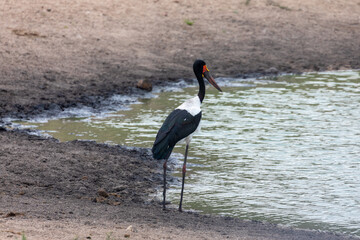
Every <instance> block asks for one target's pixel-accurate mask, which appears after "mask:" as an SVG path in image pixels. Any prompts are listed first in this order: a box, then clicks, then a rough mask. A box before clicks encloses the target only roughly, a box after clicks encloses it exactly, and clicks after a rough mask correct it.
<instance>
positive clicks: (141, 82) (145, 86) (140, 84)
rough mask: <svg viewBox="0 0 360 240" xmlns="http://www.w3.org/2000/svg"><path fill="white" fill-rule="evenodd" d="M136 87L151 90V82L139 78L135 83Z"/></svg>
mask: <svg viewBox="0 0 360 240" xmlns="http://www.w3.org/2000/svg"><path fill="white" fill-rule="evenodd" d="M136 87H137V88H140V89H143V90H146V91H149V92H151V90H152V84H151V82H150V81H149V80H139V81H138V82H137V84H136Z"/></svg>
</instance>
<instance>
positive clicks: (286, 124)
mask: <svg viewBox="0 0 360 240" xmlns="http://www.w3.org/2000/svg"><path fill="white" fill-rule="evenodd" d="M217 82H219V85H220V86H221V88H223V91H224V92H223V93H218V92H217V91H216V90H215V89H213V88H208V92H207V96H206V99H205V101H204V104H203V120H202V123H201V124H202V130H201V132H200V133H199V134H198V135H197V136H195V137H194V138H193V141H192V144H191V146H190V147H191V151H190V153H189V154H190V156H189V162H190V163H189V165H188V168H189V169H188V178H187V179H186V185H185V188H186V191H185V196H184V197H185V203H184V204H185V206H184V207H185V208H191V209H196V210H200V211H203V212H206V213H209V212H212V213H219V214H224V215H230V216H236V217H239V218H244V219H255V220H267V221H269V222H273V223H281V224H284V225H290V226H295V227H303V228H311V229H322V230H331V231H339V232H344V233H352V234H357V235H360V230H359V229H360V217H359V216H360V200H359V199H360V174H359V172H360V171H359V170H360V143H359V139H360V124H359V116H360V108H359V106H360V76H359V73H358V72H354V71H348V72H335V73H334V72H332V73H330V72H329V73H320V74H307V75H301V76H284V77H280V78H279V79H277V80H275V81H258V80H255V79H250V80H243V79H217ZM179 91H181V92H164V93H161V94H159V96H158V97H157V98H152V99H142V100H140V103H141V104H134V105H132V106H131V108H132V110H131V111H121V112H117V113H113V114H111V115H108V116H107V117H103V118H97V117H89V118H72V119H60V120H54V121H49V122H46V123H33V122H32V123H25V124H29V125H30V124H31V125H36V126H37V128H38V129H40V130H42V131H45V132H48V133H49V134H51V135H53V136H54V137H55V138H58V139H60V140H62V141H68V140H73V139H93V140H96V141H100V142H107V143H116V144H125V145H129V146H139V147H148V148H150V147H151V146H152V143H153V141H154V138H155V135H156V132H157V130H158V128H159V127H160V125H161V123H162V122H163V120H164V119H165V117H166V116H167V115H168V114H169V112H171V111H172V109H174V108H175V107H176V106H178V105H179V104H180V103H181V102H182V101H183V100H184V99H186V98H190V97H192V96H193V95H195V94H196V92H197V89H196V88H194V87H193V88H186V89H183V90H179ZM175 152H177V153H183V152H184V146H178V147H176V148H175ZM176 156H179V155H176ZM177 158H178V160H177V161H179V162H178V163H179V169H177V170H176V172H175V175H177V176H180V175H181V171H180V164H181V162H180V161H182V156H181V155H180V156H179V157H177ZM179 189H180V185H178V186H172V187H171V188H170V196H169V197H170V199H172V200H173V202H174V203H176V202H177V201H178V197H179Z"/></svg>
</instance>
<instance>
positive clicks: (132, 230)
mask: <svg viewBox="0 0 360 240" xmlns="http://www.w3.org/2000/svg"><path fill="white" fill-rule="evenodd" d="M126 231H130V232H137V230H136V228H135V227H133V225H130V226H128V227H127V228H126Z"/></svg>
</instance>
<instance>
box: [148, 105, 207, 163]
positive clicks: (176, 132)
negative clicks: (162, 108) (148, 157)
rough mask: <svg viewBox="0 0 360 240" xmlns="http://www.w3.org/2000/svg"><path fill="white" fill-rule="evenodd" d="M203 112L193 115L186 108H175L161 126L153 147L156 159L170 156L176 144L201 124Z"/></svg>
mask: <svg viewBox="0 0 360 240" xmlns="http://www.w3.org/2000/svg"><path fill="white" fill-rule="evenodd" d="M200 120H201V112H199V113H198V114H197V115H195V116H193V115H191V114H190V113H189V112H188V111H186V110H181V109H175V110H174V111H173V112H172V113H170V115H169V116H168V117H167V118H166V120H165V122H164V123H163V125H162V126H161V128H160V130H159V132H158V134H157V135H156V139H155V142H154V146H153V148H152V152H153V156H154V158H155V159H167V158H169V156H170V154H171V152H172V150H173V148H174V146H175V144H176V143H177V142H179V141H180V140H182V139H184V138H186V137H187V136H189V135H190V134H191V133H193V132H194V131H195V130H196V129H197V127H198V126H199V123H200Z"/></svg>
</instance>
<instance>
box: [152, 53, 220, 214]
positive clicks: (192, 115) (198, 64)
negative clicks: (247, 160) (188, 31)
mask: <svg viewBox="0 0 360 240" xmlns="http://www.w3.org/2000/svg"><path fill="white" fill-rule="evenodd" d="M193 69H194V73H195V76H196V78H197V80H198V82H199V92H198V95H197V96H196V97H194V98H191V99H188V100H187V101H185V102H184V103H183V104H181V105H180V106H178V107H177V108H176V109H175V110H174V111H173V112H172V113H170V115H169V116H168V117H167V118H166V120H165V122H164V123H163V125H162V126H161V128H160V130H159V132H158V133H157V135H156V139H155V142H154V146H153V148H152V153H153V157H154V158H155V159H164V160H165V162H164V165H163V167H164V191H163V198H164V199H163V209H165V198H166V168H167V161H168V158H169V156H170V154H171V152H172V150H173V149H174V147H175V145H176V143H178V142H179V141H181V140H185V143H186V149H185V159H184V165H183V169H182V187H181V197H180V204H179V211H180V212H181V211H182V199H183V192H184V182H185V173H186V159H187V154H188V150H189V144H190V141H191V138H192V136H193V134H194V133H195V132H196V130H197V129H198V128H199V125H200V120H201V108H200V107H201V103H202V101H203V100H204V97H205V83H204V77H205V78H206V79H207V80H208V81H209V82H210V83H211V84H212V85H213V86H214V87H215V88H216V89H217V90H219V91H220V92H222V90H221V89H220V87H219V86H218V85H217V83H216V82H215V80H214V78H213V77H212V76H211V75H210V72H209V69H208V68H207V66H206V63H205V62H204V61H203V60H196V61H195V62H194V65H193Z"/></svg>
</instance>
